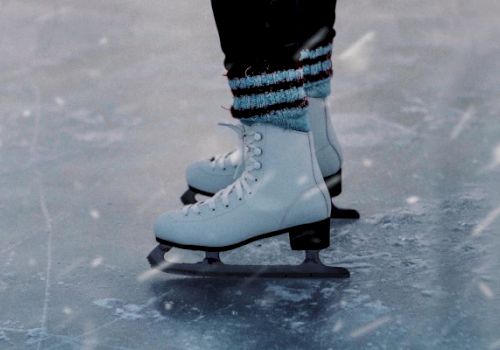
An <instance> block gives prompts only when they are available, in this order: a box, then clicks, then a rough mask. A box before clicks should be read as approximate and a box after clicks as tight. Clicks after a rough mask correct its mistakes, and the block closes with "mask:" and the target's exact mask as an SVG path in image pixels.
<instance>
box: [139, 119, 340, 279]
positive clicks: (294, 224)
mask: <svg viewBox="0 0 500 350" xmlns="http://www.w3.org/2000/svg"><path fill="white" fill-rule="evenodd" d="M240 130H241V134H242V138H243V145H244V147H243V149H244V153H243V156H244V159H245V161H244V163H243V165H242V166H243V169H242V170H241V175H240V176H239V177H238V179H237V180H236V181H234V182H233V183H232V184H230V185H229V186H228V187H226V188H225V189H223V190H221V191H219V192H217V193H216V194H215V195H214V196H212V197H211V198H210V199H207V200H206V201H202V202H199V203H196V204H192V205H187V206H185V207H184V208H183V209H182V210H181V211H176V212H169V213H166V214H163V215H162V216H161V217H160V218H159V219H158V220H157V222H156V224H155V229H154V230H155V234H156V239H157V241H158V242H159V243H160V245H159V246H158V247H157V248H156V249H155V250H153V252H152V253H151V254H150V256H149V257H148V258H149V260H150V262H151V264H152V265H153V266H155V267H159V268H160V269H162V270H163V271H165V272H170V273H181V274H193V275H205V276H216V275H223V276H260V277H262V276H265V277H270V276H273V277H276V276H282V277H284V276H287V277H304V276H315V277H348V276H349V272H348V271H347V270H345V269H343V268H336V267H329V266H325V265H323V264H321V262H320V261H319V255H318V251H319V250H321V249H324V248H327V247H328V246H329V244H330V211H331V201H330V196H329V193H328V189H327V187H326V185H325V182H324V180H323V177H322V176H321V172H320V169H319V166H318V164H317V160H316V157H315V155H314V151H313V141H312V136H311V134H310V133H305V132H300V131H293V130H285V129H281V128H278V127H275V126H272V125H267V124H256V125H253V126H251V127H244V126H241V128H240ZM238 171H239V170H238ZM283 233H288V234H289V237H290V245H291V248H292V249H293V250H305V251H308V254H307V258H306V261H305V262H304V264H302V265H299V266H272V267H269V266H234V265H233V266H231V265H225V264H223V263H222V262H221V261H220V259H219V256H218V252H220V251H226V250H230V249H234V248H237V247H240V246H242V245H245V244H248V243H250V242H252V241H256V240H259V239H263V238H268V237H272V236H276V235H279V234H283ZM171 247H178V248H184V249H190V250H201V251H206V252H209V253H207V254H208V255H207V258H206V259H205V260H204V262H202V263H199V264H174V263H164V259H163V255H164V254H165V252H166V251H168V250H169V249H170V248H171Z"/></svg>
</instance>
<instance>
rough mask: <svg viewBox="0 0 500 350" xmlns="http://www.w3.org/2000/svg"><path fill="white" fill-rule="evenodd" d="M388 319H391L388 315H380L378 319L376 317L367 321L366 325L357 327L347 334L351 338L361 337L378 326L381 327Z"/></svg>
mask: <svg viewBox="0 0 500 350" xmlns="http://www.w3.org/2000/svg"><path fill="white" fill-rule="evenodd" d="M390 320H391V318H390V317H389V316H384V317H381V318H379V319H376V320H375V321H373V322H370V323H368V324H367V325H364V326H362V327H360V328H358V329H355V330H354V331H352V332H351V334H349V336H350V337H351V338H359V337H363V336H365V335H367V334H369V333H371V332H373V331H375V330H377V329H378V328H380V327H382V326H383V325H384V324H386V323H387V322H389V321H390Z"/></svg>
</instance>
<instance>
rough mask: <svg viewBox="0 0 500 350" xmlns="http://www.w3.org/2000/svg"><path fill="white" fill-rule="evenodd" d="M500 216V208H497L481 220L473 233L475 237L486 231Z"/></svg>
mask: <svg viewBox="0 0 500 350" xmlns="http://www.w3.org/2000/svg"><path fill="white" fill-rule="evenodd" d="M498 216H500V207H496V208H495V209H493V210H492V211H490V212H489V213H488V215H486V217H485V218H484V219H483V220H481V222H480V223H479V224H477V226H476V227H475V228H474V231H472V235H473V236H479V235H480V234H481V233H482V232H483V231H484V230H486V229H487V228H488V226H490V225H491V224H492V223H493V222H494V221H495V220H496V219H497V218H498Z"/></svg>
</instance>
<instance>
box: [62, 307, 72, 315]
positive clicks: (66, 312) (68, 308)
mask: <svg viewBox="0 0 500 350" xmlns="http://www.w3.org/2000/svg"><path fill="white" fill-rule="evenodd" d="M63 312H64V313H65V314H66V315H71V314H72V313H73V309H71V308H70V307H69V306H65V307H64V308H63Z"/></svg>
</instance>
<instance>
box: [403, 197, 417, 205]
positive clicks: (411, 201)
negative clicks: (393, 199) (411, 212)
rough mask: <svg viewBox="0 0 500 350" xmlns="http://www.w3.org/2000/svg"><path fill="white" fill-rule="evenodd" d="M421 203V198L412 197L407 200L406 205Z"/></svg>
mask: <svg viewBox="0 0 500 350" xmlns="http://www.w3.org/2000/svg"><path fill="white" fill-rule="evenodd" d="M419 201H420V198H419V197H417V196H410V197H408V198H406V203H408V204H416V203H418V202H419Z"/></svg>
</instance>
